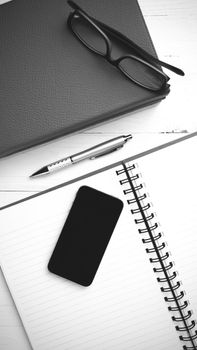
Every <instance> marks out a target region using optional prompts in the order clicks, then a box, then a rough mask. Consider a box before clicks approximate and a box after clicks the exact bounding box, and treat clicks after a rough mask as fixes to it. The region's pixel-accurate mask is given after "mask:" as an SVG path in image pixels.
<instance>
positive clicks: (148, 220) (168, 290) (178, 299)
mask: <svg viewBox="0 0 197 350" xmlns="http://www.w3.org/2000/svg"><path fill="white" fill-rule="evenodd" d="M116 173H117V175H118V176H120V177H121V176H123V178H121V180H120V184H121V185H122V186H123V187H124V189H123V193H124V194H125V195H126V196H127V195H129V196H130V198H129V199H128V200H127V203H128V205H131V206H132V209H131V213H132V214H133V215H138V217H137V218H135V219H134V221H135V223H136V224H137V225H138V232H139V234H140V235H143V238H142V242H143V243H144V244H146V245H148V247H147V248H146V253H147V254H150V256H151V257H150V258H149V260H150V262H151V263H152V264H154V267H153V271H154V272H155V273H156V274H157V281H158V283H160V284H162V286H161V287H160V289H161V291H162V293H164V295H165V296H164V300H165V302H167V303H168V310H169V311H170V312H173V316H172V317H171V318H172V320H173V321H174V322H175V323H176V326H175V328H176V330H177V331H178V332H180V333H182V334H181V335H179V339H180V340H181V341H182V342H184V343H185V344H186V345H183V349H184V350H196V349H197V330H195V326H196V321H194V320H191V317H192V311H191V310H188V305H189V303H188V301H186V300H183V299H184V296H185V293H184V292H183V291H180V287H181V282H180V281H177V272H176V271H172V269H173V267H174V264H173V262H172V261H169V258H170V253H169V252H166V243H165V242H162V241H161V239H162V236H163V234H162V232H160V230H159V223H157V222H155V214H154V213H152V211H151V209H152V205H151V204H150V203H149V202H148V200H147V194H146V193H144V185H143V184H142V183H141V182H140V175H139V174H138V173H137V170H136V164H131V165H130V164H128V163H127V164H125V163H124V162H123V163H122V166H121V168H120V169H119V170H117V171H116Z"/></svg>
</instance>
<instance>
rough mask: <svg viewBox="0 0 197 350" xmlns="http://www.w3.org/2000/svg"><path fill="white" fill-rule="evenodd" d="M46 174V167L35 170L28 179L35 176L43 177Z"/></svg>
mask: <svg viewBox="0 0 197 350" xmlns="http://www.w3.org/2000/svg"><path fill="white" fill-rule="evenodd" d="M46 173H48V168H47V167H43V168H41V169H39V170H37V171H36V172H35V173H33V174H31V175H30V177H35V176H38V175H43V174H46Z"/></svg>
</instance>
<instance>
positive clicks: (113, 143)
mask: <svg viewBox="0 0 197 350" xmlns="http://www.w3.org/2000/svg"><path fill="white" fill-rule="evenodd" d="M125 142H126V140H125V138H124V137H123V136H121V137H120V136H119V137H116V138H114V139H112V140H110V141H106V142H103V143H100V144H99V145H97V146H94V147H91V148H89V149H87V150H85V151H82V152H79V153H76V154H75V155H73V156H71V160H72V162H73V163H77V162H80V161H81V160H84V159H91V158H96V157H98V156H102V155H104V154H107V153H108V152H109V153H110V152H111V151H112V150H115V149H118V148H119V147H122V146H123V145H124V143H125Z"/></svg>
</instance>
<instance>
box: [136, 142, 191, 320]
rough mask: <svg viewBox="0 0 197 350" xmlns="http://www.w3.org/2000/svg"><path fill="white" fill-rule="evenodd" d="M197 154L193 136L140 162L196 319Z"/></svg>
mask: <svg viewBox="0 0 197 350" xmlns="http://www.w3.org/2000/svg"><path fill="white" fill-rule="evenodd" d="M196 155H197V137H192V138H189V139H187V140H185V141H183V142H180V143H177V144H175V145H173V146H170V147H168V148H165V149H163V150H160V151H159V152H155V153H152V154H149V155H148V156H146V157H143V158H141V159H139V160H137V164H138V172H140V173H141V175H142V179H141V180H142V181H144V182H145V184H146V190H147V191H148V193H149V195H150V198H149V199H150V201H151V202H152V203H153V208H154V210H155V211H156V214H157V220H158V221H159V222H160V224H161V228H162V231H163V232H164V237H163V241H164V242H165V241H166V243H167V249H166V250H167V251H169V252H170V253H171V256H170V260H169V261H174V262H175V266H174V270H175V271H177V272H178V277H177V280H179V281H181V282H182V286H181V288H180V290H183V291H185V293H186V295H185V300H188V301H189V307H188V309H189V310H193V313H194V314H193V317H192V318H193V319H197V273H196V269H197V156H196ZM167 306H169V305H167Z"/></svg>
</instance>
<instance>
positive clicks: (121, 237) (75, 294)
mask: <svg viewBox="0 0 197 350" xmlns="http://www.w3.org/2000/svg"><path fill="white" fill-rule="evenodd" d="M196 149H197V133H195V134H193V135H190V136H189V137H187V138H182V139H180V140H178V141H175V142H172V143H171V144H168V145H164V147H163V148H162V149H161V148H160V149H159V148H158V149H154V150H151V152H150V153H148V154H147V153H146V154H141V155H140V156H138V157H131V158H130V159H126V160H123V161H121V162H120V163H118V164H115V165H113V166H109V167H108V168H106V169H102V170H100V172H97V173H96V174H95V173H94V174H89V175H88V176H86V177H84V178H82V179H80V180H79V181H76V182H74V183H72V184H70V185H67V186H66V185H65V184H62V185H60V186H58V187H56V188H51V189H50V190H49V191H45V192H44V193H41V194H39V195H37V196H33V197H30V198H29V199H25V200H23V201H21V202H20V203H18V204H17V205H10V206H9V207H7V208H5V209H3V210H2V211H1V212H0V219H1V234H0V256H1V265H2V270H3V273H4V276H5V278H6V281H7V283H8V286H9V288H10V291H11V293H12V295H13V298H14V300H15V303H16V306H17V309H18V311H19V314H20V317H21V319H22V321H23V324H24V327H25V330H26V332H27V335H28V337H29V340H30V343H31V345H32V348H33V349H35V350H45V349H46V350H50V349H53V350H54V349H55V350H58V349H61V350H62V349H64V350H73V349H74V350H89V349H91V350H92V349H95V350H100V349H102V350H105V349H106V350H107V349H111V350H112V349H113V350H120V349H121V350H123V349H124V350H126V349H128V350H130V349H134V350H145V349H159V350H169V349H173V350H181V349H197V325H196V317H197V274H196V266H197V254H196V251H197V235H196V232H197V217H196V213H197V201H196V194H197V182H196V179H197V167H196V156H195V152H196ZM82 185H88V186H91V187H94V188H96V189H98V190H101V191H103V192H105V193H108V194H111V195H114V196H116V197H118V198H120V199H121V200H123V201H124V209H123V212H122V214H121V216H120V218H119V221H118V223H117V226H116V228H115V231H114V233H113V235H112V238H111V241H110V243H109V245H108V247H107V250H106V252H105V254H104V257H103V259H102V262H101V265H100V267H99V269H98V271H97V274H96V277H95V280H94V282H93V284H92V285H91V286H90V287H82V286H79V285H77V284H75V283H72V282H69V281H67V280H65V279H63V278H60V277H56V276H55V275H53V274H50V273H49V272H48V270H47V264H48V261H49V258H50V256H51V252H52V250H53V248H54V245H55V243H56V241H57V238H58V237H59V233H60V231H61V228H62V226H63V223H64V221H65V218H66V217H67V214H68V212H69V209H70V207H71V204H72V201H73V199H74V197H75V195H76V192H77V190H78V189H79V187H81V186H82ZM109 210H110V208H109Z"/></svg>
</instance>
